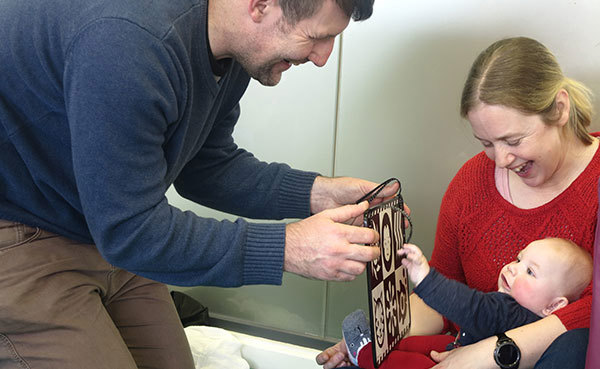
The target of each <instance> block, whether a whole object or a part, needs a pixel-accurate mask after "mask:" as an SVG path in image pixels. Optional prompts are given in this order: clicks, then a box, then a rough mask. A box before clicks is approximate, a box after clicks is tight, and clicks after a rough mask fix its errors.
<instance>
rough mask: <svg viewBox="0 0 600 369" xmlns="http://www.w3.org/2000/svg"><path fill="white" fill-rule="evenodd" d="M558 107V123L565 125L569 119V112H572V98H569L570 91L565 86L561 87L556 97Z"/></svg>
mask: <svg viewBox="0 0 600 369" xmlns="http://www.w3.org/2000/svg"><path fill="white" fill-rule="evenodd" d="M555 104H556V109H557V111H558V114H559V116H558V120H557V122H558V125H559V126H561V127H562V126H564V125H565V124H567V122H568V121H569V114H570V113H571V100H569V93H568V92H567V90H565V89H564V88H562V89H560V91H558V93H557V94H556V97H555Z"/></svg>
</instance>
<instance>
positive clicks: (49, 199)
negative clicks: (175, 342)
mask: <svg viewBox="0 0 600 369" xmlns="http://www.w3.org/2000/svg"><path fill="white" fill-rule="evenodd" d="M207 4H208V3H207V0H157V1H120V0H82V1H78V2H76V3H74V2H73V1H69V0H52V1H50V0H39V1H21V0H5V1H2V2H0V34H1V35H2V42H1V43H0V65H1V66H2V67H1V68H2V78H0V152H1V153H2V154H1V156H2V160H0V218H2V219H6V220H13V221H18V222H21V223H25V224H28V225H31V226H37V227H40V228H43V229H46V230H48V231H51V232H54V233H58V234H60V235H63V236H66V237H68V238H71V239H74V240H77V241H81V242H85V243H94V244H95V245H96V247H97V248H98V250H99V251H100V253H101V254H102V255H103V257H104V258H105V259H106V260H107V261H108V262H109V263H111V264H113V265H115V266H117V267H121V268H123V269H126V270H129V271H131V272H133V273H136V274H139V275H142V276H145V277H148V278H151V279H154V280H158V281H162V282H166V283H170V284H175V285H219V286H239V285H242V284H255V283H268V284H280V283H281V279H282V274H283V257H284V243H285V224H284V223H250V222H247V221H245V220H243V219H239V220H237V221H235V222H231V221H217V220H214V219H204V218H201V217H199V216H197V215H195V214H193V213H192V212H189V211H181V210H179V209H177V208H175V207H173V206H171V205H169V203H168V201H167V197H166V196H165V193H166V191H167V189H168V188H169V187H170V186H171V185H172V184H174V185H175V188H176V189H177V191H178V192H179V193H180V194H181V195H182V196H184V197H186V198H188V199H190V200H192V201H195V202H197V203H199V204H202V205H205V206H208V207H211V208H215V209H218V210H222V211H225V212H228V213H232V214H236V215H239V216H244V217H249V218H257V219H258V218H261V219H283V218H302V217H306V216H308V215H310V191H311V188H312V184H313V182H314V178H315V176H316V173H310V172H303V171H298V170H293V169H291V168H290V167H289V166H287V165H284V164H277V163H271V164H268V163H264V162H261V161H259V160H257V159H256V158H255V157H254V156H253V155H252V154H250V153H249V152H247V151H245V150H243V149H241V148H238V147H237V146H236V144H235V142H234V140H233V138H232V133H233V129H234V126H235V124H236V122H237V119H238V116H239V113H240V108H239V100H240V99H241V97H242V95H243V94H244V92H245V90H246V87H247V85H248V83H249V80H250V77H249V76H248V75H247V73H246V72H245V71H244V70H243V69H242V67H241V66H240V65H239V64H238V63H236V62H231V63H229V65H228V69H227V71H226V73H225V75H224V76H223V77H222V78H221V79H220V80H219V81H218V82H217V81H216V80H215V78H214V76H213V73H212V70H211V66H210V62H209V53H208V45H207V39H208V37H207Z"/></svg>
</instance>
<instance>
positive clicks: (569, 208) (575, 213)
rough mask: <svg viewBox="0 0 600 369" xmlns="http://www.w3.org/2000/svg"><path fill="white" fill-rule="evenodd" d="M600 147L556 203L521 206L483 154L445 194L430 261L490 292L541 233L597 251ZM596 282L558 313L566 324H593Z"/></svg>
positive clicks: (446, 273)
mask: <svg viewBox="0 0 600 369" xmlns="http://www.w3.org/2000/svg"><path fill="white" fill-rule="evenodd" d="M599 176H600V150H597V151H596V154H595V155H594V158H593V159H592V161H591V162H590V164H589V165H588V166H587V168H586V169H585V170H584V171H583V173H581V174H580V175H579V177H578V178H577V179H576V180H575V181H574V182H573V183H572V184H571V186H569V188H567V189H566V190H565V191H563V192H562V193H561V194H560V195H559V196H557V197H556V198H555V199H554V200H552V201H551V202H549V203H547V204H545V205H543V206H540V207H537V208H534V209H519V208H517V207H515V206H514V205H512V204H510V203H509V202H508V201H506V200H505V199H504V198H502V196H501V195H500V194H499V193H498V191H497V190H496V184H495V180H494V162H493V161H492V160H490V159H488V158H487V157H486V156H485V154H484V153H483V152H482V153H479V154H478V155H476V156H475V157H473V158H472V159H471V160H469V161H468V162H467V163H465V164H464V165H463V167H462V168H461V169H460V170H459V172H458V173H457V174H456V176H455V177H454V179H453V180H452V182H451V183H450V185H449V186H448V189H447V191H446V193H445V195H444V198H443V199H442V205H441V209H440V215H439V219H438V225H437V233H436V238H435V247H434V249H433V255H432V258H431V265H432V266H434V267H435V268H437V269H438V270H439V271H440V272H441V273H442V274H444V275H446V276H447V277H449V278H453V279H456V280H458V281H461V282H463V283H466V284H467V285H469V286H470V287H473V288H476V289H478V290H481V291H484V292H488V291H496V290H497V289H498V284H497V281H498V275H499V273H500V269H501V268H502V266H503V265H504V264H506V263H509V262H511V261H513V260H515V258H516V256H517V254H518V253H519V251H520V250H522V249H523V248H525V246H527V244H529V243H530V242H531V241H534V240H536V239H539V238H545V237H561V238H567V239H570V240H572V241H573V242H575V243H577V244H578V245H580V246H581V247H583V248H585V249H586V250H587V251H588V252H590V254H592V249H593V244H594V232H595V229H596V213H597V210H598V192H597V188H598V177H599ZM591 297H592V296H591V284H590V286H588V288H587V289H586V290H585V291H584V293H583V296H582V298H581V299H579V300H577V301H575V302H573V303H572V304H569V305H567V306H566V307H564V308H563V309H560V310H558V311H557V312H556V313H555V314H556V315H557V316H558V318H559V319H560V320H561V322H562V323H563V324H564V325H565V327H566V328H567V329H574V328H581V327H589V322H590V312H591V304H592V298H591Z"/></svg>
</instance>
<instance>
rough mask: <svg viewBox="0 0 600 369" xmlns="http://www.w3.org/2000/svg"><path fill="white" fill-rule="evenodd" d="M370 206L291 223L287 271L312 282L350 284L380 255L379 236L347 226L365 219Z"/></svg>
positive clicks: (344, 208) (350, 207)
mask: <svg viewBox="0 0 600 369" xmlns="http://www.w3.org/2000/svg"><path fill="white" fill-rule="evenodd" d="M368 206H369V204H368V203H367V202H366V201H363V202H362V203H360V204H358V205H346V206H342V207H340V208H337V209H329V210H325V211H322V212H320V213H318V214H315V215H313V216H311V217H309V218H306V219H304V220H301V221H299V222H295V223H290V224H288V225H287V226H286V232H285V260H284V270H285V271H288V272H291V273H295V274H299V275H302V276H305V277H309V278H316V279H323V280H332V281H351V280H353V279H354V278H355V277H356V276H357V275H359V274H361V273H362V272H363V271H364V270H365V267H366V262H368V261H371V260H373V259H375V258H376V257H377V256H378V255H379V248H378V247H371V246H364V245H361V244H371V243H375V242H377V240H378V238H379V235H378V234H377V232H375V231H374V230H372V229H370V228H365V227H357V226H352V225H348V224H344V222H347V221H348V220H350V219H353V218H355V217H358V216H359V215H362V213H363V212H364V211H365V210H367V208H368Z"/></svg>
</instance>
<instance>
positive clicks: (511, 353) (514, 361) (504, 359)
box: [494, 333, 521, 369]
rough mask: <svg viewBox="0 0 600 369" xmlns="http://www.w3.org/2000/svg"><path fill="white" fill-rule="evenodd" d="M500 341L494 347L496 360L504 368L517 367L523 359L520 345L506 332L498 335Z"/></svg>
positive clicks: (515, 368) (511, 368) (512, 368)
mask: <svg viewBox="0 0 600 369" xmlns="http://www.w3.org/2000/svg"><path fill="white" fill-rule="evenodd" d="M497 336H498V341H497V342H496V348H495V349H494V360H496V364H498V366H499V367H500V368H502V369H517V368H518V367H519V362H520V361H521V350H519V346H517V344H516V343H515V341H513V340H512V339H511V338H510V337H508V336H507V335H506V334H504V333H500V334H498V335H497Z"/></svg>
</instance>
